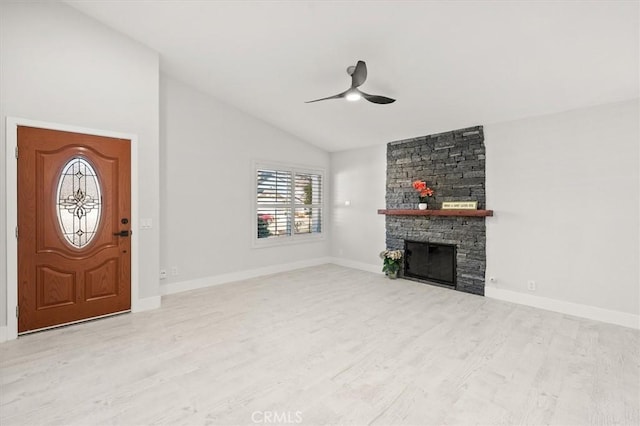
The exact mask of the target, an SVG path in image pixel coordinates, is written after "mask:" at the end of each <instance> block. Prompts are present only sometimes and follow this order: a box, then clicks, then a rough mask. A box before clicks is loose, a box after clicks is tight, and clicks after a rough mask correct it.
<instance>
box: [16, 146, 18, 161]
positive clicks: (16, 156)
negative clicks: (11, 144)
mask: <svg viewBox="0 0 640 426" xmlns="http://www.w3.org/2000/svg"><path fill="white" fill-rule="evenodd" d="M17 159H18V147H17V146H16V160H17Z"/></svg>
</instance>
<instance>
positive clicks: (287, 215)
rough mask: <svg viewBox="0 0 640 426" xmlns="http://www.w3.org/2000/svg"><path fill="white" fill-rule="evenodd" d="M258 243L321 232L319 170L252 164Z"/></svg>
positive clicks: (256, 238) (287, 239)
mask: <svg viewBox="0 0 640 426" xmlns="http://www.w3.org/2000/svg"><path fill="white" fill-rule="evenodd" d="M255 171H256V226H255V228H254V229H255V230H256V231H255V239H254V241H256V242H257V244H258V245H261V244H263V243H264V242H265V241H271V242H275V241H278V242H286V241H294V240H296V239H301V240H302V239H304V238H305V237H306V238H309V237H312V236H314V235H315V236H318V235H321V234H322V210H323V195H322V194H323V188H322V182H323V173H322V172H321V171H309V170H299V169H295V168H285V167H282V166H279V167H267V166H263V165H258V166H256V169H255Z"/></svg>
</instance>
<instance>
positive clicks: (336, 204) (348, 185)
mask: <svg viewBox="0 0 640 426" xmlns="http://www.w3.org/2000/svg"><path fill="white" fill-rule="evenodd" d="M386 167H387V146H386V145H381V146H374V147H369V148H362V149H355V150H349V151H341V152H334V153H332V154H331V182H332V191H331V205H332V220H331V223H332V229H331V255H332V256H333V257H334V260H335V261H336V262H337V263H341V264H343V265H346V266H354V267H359V268H360V269H367V270H370V271H376V272H380V271H381V269H382V263H381V262H382V260H380V258H379V257H378V254H379V253H380V252H381V251H382V250H384V249H385V247H386V246H385V217H384V216H383V215H379V214H377V211H378V209H384V208H385V192H386V181H387V177H386V176H387V175H386ZM345 201H349V202H350V205H349V206H347V205H345Z"/></svg>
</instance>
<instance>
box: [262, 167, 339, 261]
mask: <svg viewBox="0 0 640 426" xmlns="http://www.w3.org/2000/svg"><path fill="white" fill-rule="evenodd" d="M265 169H266V170H278V171H283V172H290V173H291V181H292V182H295V174H296V173H300V174H302V173H309V174H317V175H320V177H321V179H322V189H321V192H320V194H321V197H322V202H321V203H319V204H314V206H319V207H320V229H321V231H320V232H316V233H311V234H297V235H296V233H295V227H294V225H293V223H292V224H291V235H288V236H280V237H277V238H258V232H257V229H258V215H257V211H258V197H257V196H256V195H257V180H256V177H257V174H258V170H265ZM326 179H327V176H326V173H325V169H323V168H318V167H307V166H300V165H293V164H288V163H278V162H272V161H254V162H253V163H252V167H251V182H252V184H251V197H252V202H251V206H252V209H253V211H252V212H251V217H252V223H253V225H252V230H251V235H252V237H251V246H252V247H253V248H264V247H274V246H282V245H289V244H300V243H310V242H315V241H320V240H324V239H325V234H326V233H327V230H326V228H325V223H326V222H325V216H326V214H327V210H326V209H327V207H326V206H327V202H326V191H325V188H326V187H327V180H326ZM292 194H293V192H292ZM296 206H298V207H300V204H296V203H295V197H294V196H292V198H291V204H288V205H283V207H287V208H291V215H292V220H293V217H294V214H295V207H296Z"/></svg>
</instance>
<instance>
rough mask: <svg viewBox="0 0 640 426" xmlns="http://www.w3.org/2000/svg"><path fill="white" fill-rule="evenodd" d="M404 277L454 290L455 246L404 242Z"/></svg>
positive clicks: (425, 242)
mask: <svg viewBox="0 0 640 426" xmlns="http://www.w3.org/2000/svg"><path fill="white" fill-rule="evenodd" d="M404 276H405V277H407V278H416V279H419V280H425V281H432V282H435V283H438V284H442V285H446V286H448V287H453V288H455V286H456V246H455V245H453V244H440V243H432V242H428V241H408V240H405V242H404Z"/></svg>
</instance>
